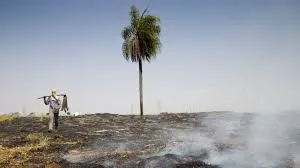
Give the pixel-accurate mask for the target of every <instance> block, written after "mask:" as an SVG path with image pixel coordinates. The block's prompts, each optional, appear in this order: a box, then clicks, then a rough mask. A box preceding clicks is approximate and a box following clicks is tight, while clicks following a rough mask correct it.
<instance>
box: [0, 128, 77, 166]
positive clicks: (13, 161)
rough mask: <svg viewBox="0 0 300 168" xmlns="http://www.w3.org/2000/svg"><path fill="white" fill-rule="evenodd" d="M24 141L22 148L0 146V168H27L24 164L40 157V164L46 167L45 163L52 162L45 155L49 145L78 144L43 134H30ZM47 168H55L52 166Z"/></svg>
mask: <svg viewBox="0 0 300 168" xmlns="http://www.w3.org/2000/svg"><path fill="white" fill-rule="evenodd" d="M26 140H27V141H28V143H27V144H26V145H24V146H17V147H12V148H9V147H4V146H2V145H0V167H27V166H26V162H28V161H29V159H32V158H36V157H41V159H42V160H41V163H44V164H46V165H47V163H49V162H50V163H51V162H52V161H53V160H52V159H53V158H50V157H49V156H47V154H46V153H45V150H46V149H49V148H50V146H51V144H52V145H61V144H63V145H73V144H77V143H78V142H70V141H67V140H64V139H63V137H60V136H54V137H49V136H46V135H44V134H43V133H30V134H28V135H27V137H26ZM47 166H48V167H49V166H50V167H57V165H56V166H55V165H54V164H50V165H47Z"/></svg>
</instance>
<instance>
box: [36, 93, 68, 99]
mask: <svg viewBox="0 0 300 168" xmlns="http://www.w3.org/2000/svg"><path fill="white" fill-rule="evenodd" d="M57 96H63V97H65V96H67V95H66V94H58V95H57ZM47 97H51V96H42V97H39V98H37V99H43V98H47Z"/></svg>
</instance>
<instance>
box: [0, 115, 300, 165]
mask: <svg viewBox="0 0 300 168" xmlns="http://www.w3.org/2000/svg"><path fill="white" fill-rule="evenodd" d="M254 118H255V117H254V115H253V114H249V113H245V114H237V113H230V112H214V113H188V114H186V113H180V114H167V113H166V114H161V115H148V116H144V117H143V119H141V118H140V116H130V115H114V114H91V115H83V116H77V117H61V118H60V126H59V130H58V132H55V133H48V132H47V119H46V118H45V119H41V118H36V117H20V118H16V119H14V120H11V121H2V122H0V125H1V127H0V147H1V148H0V157H1V159H0V167H55V168H56V167H105V168H106V167H124V168H126V167H128V168H131V167H140V168H144V167H147V168H151V167H184V168H188V167H198V168H216V167H258V166H257V165H260V166H261V167H283V168H284V167H286V168H289V167H295V160H297V159H295V154H294V153H295V151H293V150H290V149H296V148H295V145H297V144H298V141H293V142H290V141H289V142H287V141H288V140H286V142H287V143H286V144H284V145H282V144H279V145H278V144H273V146H270V145H269V146H270V150H271V149H274V148H280V147H281V148H282V149H281V150H280V151H278V152H280V153H281V154H280V155H275V156H274V157H273V156H269V158H268V159H269V160H268V159H267V160H266V161H264V163H260V162H257V158H256V157H255V156H248V154H249V153H251V151H249V145H250V146H251V145H262V146H264V147H266V145H264V144H262V143H261V142H260V141H259V143H257V142H256V143H254V144H253V143H249V138H250V141H251V142H252V141H255V139H253V129H250V128H252V127H251V125H253V123H254ZM288 130H290V129H288ZM267 131H269V130H267ZM285 132H287V131H285ZM297 133H298V132H297ZM262 134H265V133H262ZM255 135H256V134H255ZM292 135H293V137H292V138H293V139H292V140H297V138H298V137H297V136H298V134H296V133H295V132H294V133H293V134H292ZM258 136H259V135H258ZM285 136H286V135H282V137H285ZM251 138H252V139H251ZM276 138H277V139H278V138H281V137H275V139H276ZM273 139H274V138H273ZM273 139H268V140H273ZM270 142H271V141H270ZM251 147H252V146H251ZM260 148H261V146H260ZM266 150H269V149H267V148H266ZM263 152H267V154H269V153H268V151H263ZM263 152H260V153H258V154H257V155H258V157H259V158H262V157H261V156H260V154H262V155H263V156H265V154H264V153H263ZM273 152H274V151H271V153H273ZM293 152H294V153H293ZM252 153H253V152H252ZM241 157H249V158H251V159H247V160H242V159H240V158H241ZM228 160H231V162H228ZM278 160H280V162H278V163H275V161H278ZM252 162H253V163H252ZM254 162H255V163H254ZM256 162H257V163H256ZM272 163H274V164H273V165H272ZM233 164H234V165H236V166H233ZM268 165H269V166H268Z"/></svg>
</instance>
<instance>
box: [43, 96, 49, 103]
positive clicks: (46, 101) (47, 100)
mask: <svg viewBox="0 0 300 168" xmlns="http://www.w3.org/2000/svg"><path fill="white" fill-rule="evenodd" d="M44 103H45V104H46V105H48V104H49V103H50V97H48V99H46V97H44Z"/></svg>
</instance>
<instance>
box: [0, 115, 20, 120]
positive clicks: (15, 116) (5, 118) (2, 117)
mask: <svg viewBox="0 0 300 168" xmlns="http://www.w3.org/2000/svg"><path fill="white" fill-rule="evenodd" d="M19 117H20V115H19V114H1V115H0V122H3V121H12V120H14V119H16V118H19Z"/></svg>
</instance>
